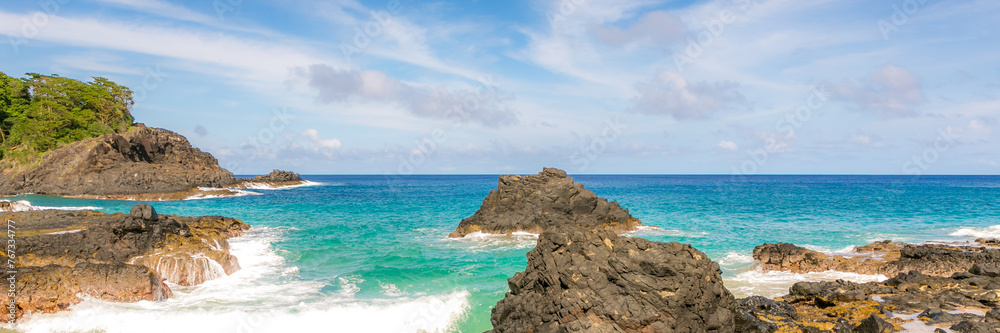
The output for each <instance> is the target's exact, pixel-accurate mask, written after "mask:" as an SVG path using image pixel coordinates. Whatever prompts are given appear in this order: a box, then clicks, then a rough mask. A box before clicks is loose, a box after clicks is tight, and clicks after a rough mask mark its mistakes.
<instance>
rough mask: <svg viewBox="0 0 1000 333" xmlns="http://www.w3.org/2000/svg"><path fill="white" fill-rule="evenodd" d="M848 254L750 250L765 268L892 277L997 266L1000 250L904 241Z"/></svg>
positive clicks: (773, 247)
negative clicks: (975, 266) (980, 265)
mask: <svg viewBox="0 0 1000 333" xmlns="http://www.w3.org/2000/svg"><path fill="white" fill-rule="evenodd" d="M854 252H855V253H853V255H852V256H850V257H844V256H840V255H834V256H830V255H826V254H823V253H820V252H816V251H812V250H809V249H805V248H802V247H799V246H795V245H792V244H785V243H776V244H764V245H760V246H757V247H756V248H754V250H753V257H754V259H756V260H759V261H760V264H759V265H760V267H761V268H762V269H763V270H765V271H771V270H776V271H790V272H796V273H804V272H822V271H827V270H836V271H843V272H854V273H861V274H881V275H885V276H895V275H898V274H902V273H907V272H910V271H918V272H921V273H923V274H928V275H935V276H951V275H952V274H955V273H959V272H967V271H969V269H971V268H972V267H973V265H975V264H977V263H978V264H982V265H990V266H1000V249H996V248H987V247H983V246H970V245H960V244H920V245H913V244H903V243H895V242H890V241H883V242H877V243H873V244H869V245H865V246H859V247H856V248H855V251H854Z"/></svg>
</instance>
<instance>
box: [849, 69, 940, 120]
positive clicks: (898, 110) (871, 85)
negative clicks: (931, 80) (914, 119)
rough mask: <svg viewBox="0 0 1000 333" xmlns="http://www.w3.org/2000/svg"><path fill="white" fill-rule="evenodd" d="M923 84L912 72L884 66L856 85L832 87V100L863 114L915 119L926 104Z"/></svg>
mask: <svg viewBox="0 0 1000 333" xmlns="http://www.w3.org/2000/svg"><path fill="white" fill-rule="evenodd" d="M922 85H923V84H922V83H921V82H920V79H918V78H917V77H916V76H915V75H914V74H913V73H911V72H910V71H909V70H907V69H905V68H902V67H898V66H895V65H892V64H888V65H885V66H883V67H882V68H881V69H879V70H878V71H876V72H875V73H872V74H871V75H870V76H868V77H866V78H862V79H860V80H857V82H855V83H848V82H844V83H840V84H832V85H830V89H831V90H832V91H833V97H834V98H836V99H839V100H842V101H845V102H848V103H850V104H852V105H854V106H855V107H857V108H858V109H861V110H862V111H872V112H875V113H876V114H879V115H880V116H883V117H907V116H915V115H917V112H916V110H915V107H917V106H919V105H921V104H923V103H925V102H926V101H927V99H926V98H925V97H924V92H923V90H922Z"/></svg>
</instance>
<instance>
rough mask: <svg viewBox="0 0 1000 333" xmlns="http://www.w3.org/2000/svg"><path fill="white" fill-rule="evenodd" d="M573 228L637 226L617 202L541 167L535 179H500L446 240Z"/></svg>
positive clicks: (637, 223)
mask: <svg viewBox="0 0 1000 333" xmlns="http://www.w3.org/2000/svg"><path fill="white" fill-rule="evenodd" d="M573 226H578V227H584V228H589V229H593V228H607V229H609V230H614V231H618V232H622V231H630V230H634V229H635V228H636V227H638V226H642V222H640V221H639V219H637V218H635V217H632V215H630V214H629V212H628V210H627V209H623V208H621V206H619V205H618V203H616V202H614V201H611V202H608V201H607V200H606V199H603V198H598V197H597V195H596V194H594V192H591V191H589V190H587V189H585V188H584V187H583V185H582V184H574V183H573V178H570V177H567V176H566V172H565V171H562V170H559V169H551V168H546V169H544V170H542V172H540V173H538V174H537V175H530V176H524V177H522V176H517V175H511V176H501V177H500V180H499V181H498V182H497V189H496V190H493V191H490V193H489V195H487V196H486V199H484V200H483V204H482V206H481V207H479V210H478V211H476V213H475V214H473V215H472V216H471V217H468V218H466V219H464V220H462V222H461V223H459V225H458V227H457V228H456V229H455V231H454V232H452V233H451V234H450V235H449V237H463V236H465V235H468V234H470V233H473V232H477V231H478V232H483V233H491V234H510V233H512V232H517V231H524V232H530V233H541V232H543V231H545V230H549V229H563V228H567V227H573Z"/></svg>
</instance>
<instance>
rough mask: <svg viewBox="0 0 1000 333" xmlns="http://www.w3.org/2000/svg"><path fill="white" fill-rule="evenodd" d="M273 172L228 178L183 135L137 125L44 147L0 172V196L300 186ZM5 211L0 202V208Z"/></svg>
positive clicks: (230, 191)
mask: <svg viewBox="0 0 1000 333" xmlns="http://www.w3.org/2000/svg"><path fill="white" fill-rule="evenodd" d="M304 182H305V181H304V180H302V178H301V177H299V175H298V174H296V173H293V172H288V171H279V170H274V171H273V172H271V173H270V174H268V175H264V176H257V177H254V178H253V179H241V178H235V177H233V174H232V173H231V172H229V171H227V170H226V169H223V168H222V167H220V166H219V162H218V161H217V160H216V159H215V157H212V155H211V154H209V153H206V152H204V151H201V150H199V149H198V148H194V147H192V146H191V144H190V143H189V142H188V140H187V138H185V137H184V136H182V135H180V134H177V133H174V132H171V131H168V130H165V129H160V128H152V127H146V126H145V125H142V124H136V125H134V126H133V127H132V128H130V129H129V130H128V131H127V132H124V133H120V134H118V133H115V134H107V135H103V136H100V137H96V138H90V139H85V140H80V141H77V142H74V143H71V144H68V145H66V146H63V147H61V148H58V149H55V150H52V151H49V152H47V153H45V155H43V156H42V159H41V162H40V163H38V164H37V165H32V166H23V167H19V168H17V169H13V170H3V172H2V173H0V195H17V194H27V193H34V194H50V195H59V196H70V197H81V198H93V199H111V200H140V201H162V200H184V199H188V198H199V197H222V196H233V195H239V194H240V191H238V190H236V189H239V188H253V187H280V186H289V185H298V184H302V183H304ZM2 210H8V211H9V209H5V207H4V205H3V204H2V203H0V211H2Z"/></svg>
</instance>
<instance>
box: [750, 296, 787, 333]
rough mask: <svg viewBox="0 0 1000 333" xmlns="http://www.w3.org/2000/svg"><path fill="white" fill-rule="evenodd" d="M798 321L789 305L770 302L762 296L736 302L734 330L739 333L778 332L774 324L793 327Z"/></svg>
mask: <svg viewBox="0 0 1000 333" xmlns="http://www.w3.org/2000/svg"><path fill="white" fill-rule="evenodd" d="M796 319H798V314H797V313H796V312H795V307H794V306H792V305H791V304H788V303H785V302H780V301H775V300H771V299H768V298H765V297H762V296H751V297H747V298H743V299H738V300H736V311H735V325H736V326H735V328H736V332H741V333H773V332H776V331H778V325H777V324H776V323H782V322H783V323H784V326H788V325H794V324H793V323H794V321H795V320H796Z"/></svg>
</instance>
